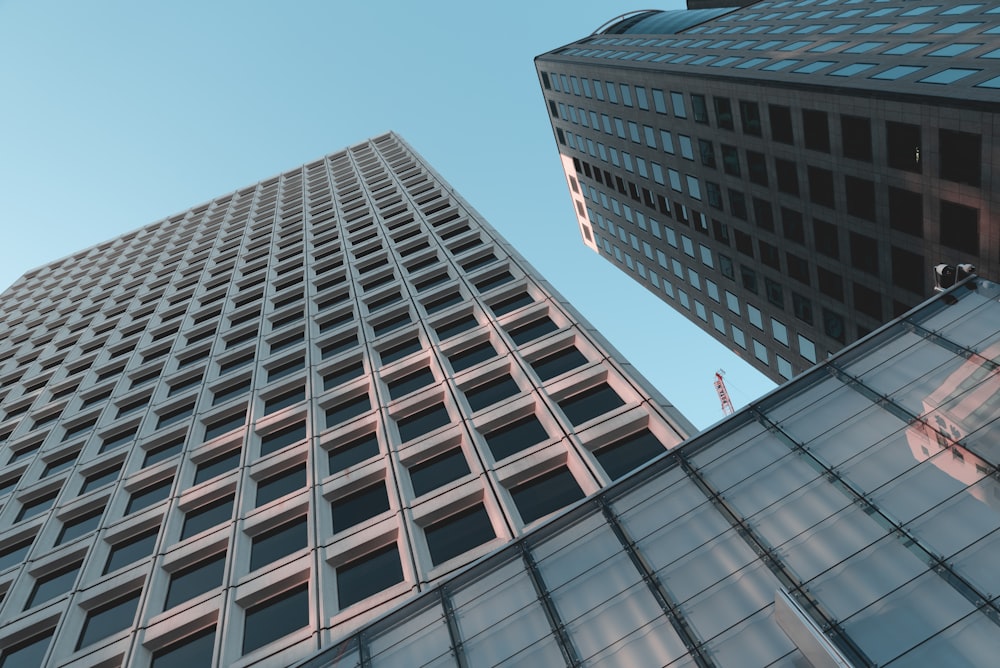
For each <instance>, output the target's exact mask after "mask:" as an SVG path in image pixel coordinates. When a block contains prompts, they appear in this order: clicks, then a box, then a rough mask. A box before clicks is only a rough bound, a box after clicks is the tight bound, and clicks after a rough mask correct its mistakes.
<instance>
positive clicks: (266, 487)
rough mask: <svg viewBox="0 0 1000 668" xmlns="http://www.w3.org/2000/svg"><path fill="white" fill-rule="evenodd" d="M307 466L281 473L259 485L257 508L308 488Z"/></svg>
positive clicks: (265, 479)
mask: <svg viewBox="0 0 1000 668" xmlns="http://www.w3.org/2000/svg"><path fill="white" fill-rule="evenodd" d="M306 483H307V481H306V467H305V465H302V466H296V467H295V468H291V469H288V470H287V471H281V472H280V473H276V474H274V475H272V476H270V477H267V478H264V479H263V480H261V481H260V482H258V483H257V500H256V506H258V507H260V506H263V505H264V504H267V503H271V502H272V501H274V500H276V499H280V498H281V497H283V496H285V495H286V494H291V493H292V492H294V491H297V490H300V489H302V488H304V487H305V486H306Z"/></svg>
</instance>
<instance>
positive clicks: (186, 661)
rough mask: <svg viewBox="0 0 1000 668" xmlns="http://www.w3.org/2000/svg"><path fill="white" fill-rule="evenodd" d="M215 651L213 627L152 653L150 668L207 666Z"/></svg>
mask: <svg viewBox="0 0 1000 668" xmlns="http://www.w3.org/2000/svg"><path fill="white" fill-rule="evenodd" d="M214 649H215V627H214V626H213V627H209V628H207V629H205V630H204V631H199V632H198V633H196V634H194V635H192V636H188V637H187V638H184V639H183V640H181V641H180V642H177V643H174V644H173V645H169V646H168V647H164V648H163V649H158V650H156V651H155V652H153V663H152V664H151V666H150V668H190V667H191V666H207V665H210V664H211V662H212V652H213V650H214Z"/></svg>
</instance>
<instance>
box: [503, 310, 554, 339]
mask: <svg viewBox="0 0 1000 668" xmlns="http://www.w3.org/2000/svg"><path fill="white" fill-rule="evenodd" d="M557 329H559V328H558V327H557V326H556V324H555V323H554V322H552V321H551V320H550V319H548V318H546V317H542V318H539V319H538V320H532V321H531V322H529V323H527V324H525V325H520V326H518V327H516V328H514V329H512V330H510V331H509V332H508V334H510V338H511V339H512V340H513V341H514V343H516V344H517V345H519V346H521V345H524V344H525V343H528V342H529V341H534V340H535V339H537V338H540V337H542V336H544V335H546V334H548V333H550V332H554V331H556V330H557Z"/></svg>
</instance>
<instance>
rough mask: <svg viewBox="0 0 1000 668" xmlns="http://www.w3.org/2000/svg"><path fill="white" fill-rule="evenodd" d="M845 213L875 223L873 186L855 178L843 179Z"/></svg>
mask: <svg viewBox="0 0 1000 668" xmlns="http://www.w3.org/2000/svg"><path fill="white" fill-rule="evenodd" d="M844 189H845V192H846V194H847V212H848V213H849V214H851V215H852V216H857V217H858V218H864V219H865V220H870V221H873V222H874V221H875V184H874V182H872V181H869V180H868V179H861V178H857V177H855V176H845V177H844Z"/></svg>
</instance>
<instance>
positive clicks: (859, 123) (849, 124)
mask: <svg viewBox="0 0 1000 668" xmlns="http://www.w3.org/2000/svg"><path fill="white" fill-rule="evenodd" d="M840 135H841V137H842V141H843V149H844V157H845V158H853V159H854V160H864V161H865V162H871V161H872V123H871V121H870V120H868V119H867V118H862V117H860V116H841V117H840Z"/></svg>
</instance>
